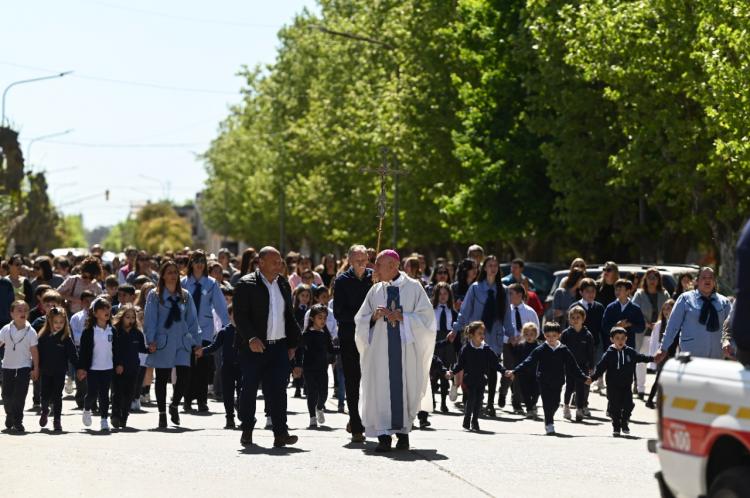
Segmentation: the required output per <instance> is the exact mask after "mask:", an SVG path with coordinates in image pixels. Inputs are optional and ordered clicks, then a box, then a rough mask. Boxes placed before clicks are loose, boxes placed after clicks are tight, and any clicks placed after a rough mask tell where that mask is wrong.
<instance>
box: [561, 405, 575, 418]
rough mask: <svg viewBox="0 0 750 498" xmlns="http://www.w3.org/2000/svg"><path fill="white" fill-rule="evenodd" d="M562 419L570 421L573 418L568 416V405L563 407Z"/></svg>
mask: <svg viewBox="0 0 750 498" xmlns="http://www.w3.org/2000/svg"><path fill="white" fill-rule="evenodd" d="M563 418H564V419H565V420H570V419H572V418H573V416H572V415H571V414H570V407H569V406H568V405H565V406H563Z"/></svg>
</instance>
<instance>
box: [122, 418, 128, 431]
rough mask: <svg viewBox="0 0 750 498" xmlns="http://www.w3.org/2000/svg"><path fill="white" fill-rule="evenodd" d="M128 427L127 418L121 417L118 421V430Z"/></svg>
mask: <svg viewBox="0 0 750 498" xmlns="http://www.w3.org/2000/svg"><path fill="white" fill-rule="evenodd" d="M127 426H128V416H127V415H123V417H122V418H121V419H120V429H125V428H126V427H127Z"/></svg>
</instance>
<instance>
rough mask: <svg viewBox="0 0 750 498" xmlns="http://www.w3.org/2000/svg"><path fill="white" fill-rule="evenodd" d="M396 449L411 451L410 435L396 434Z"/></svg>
mask: <svg viewBox="0 0 750 498" xmlns="http://www.w3.org/2000/svg"><path fill="white" fill-rule="evenodd" d="M396 439H397V441H396V449H397V450H408V449H409V435H408V434H396Z"/></svg>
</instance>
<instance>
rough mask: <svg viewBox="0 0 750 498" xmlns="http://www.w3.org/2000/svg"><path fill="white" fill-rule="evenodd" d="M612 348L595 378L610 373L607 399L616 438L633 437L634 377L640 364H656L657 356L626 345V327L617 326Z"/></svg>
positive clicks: (605, 356) (593, 376)
mask: <svg viewBox="0 0 750 498" xmlns="http://www.w3.org/2000/svg"><path fill="white" fill-rule="evenodd" d="M609 334H610V337H611V339H612V345H611V346H610V347H609V349H607V351H606V352H605V353H604V354H603V355H602V358H601V360H599V363H597V365H596V370H595V371H594V375H592V376H591V378H592V379H594V380H596V379H598V378H600V377H601V376H602V375H604V373H605V372H606V377H607V400H608V401H609V415H610V417H612V435H613V436H614V437H619V436H620V431H622V432H623V433H624V434H630V427H629V425H628V424H629V422H630V414H631V413H632V412H633V406H634V405H633V391H632V390H631V386H632V385H633V375H634V374H635V365H636V364H637V363H648V362H649V361H654V357H653V356H646V355H643V354H640V353H638V352H637V351H636V350H635V349H633V348H631V347H630V346H626V343H627V341H628V332H627V331H626V330H625V329H624V328H622V327H613V328H612V330H611V331H610V333H609Z"/></svg>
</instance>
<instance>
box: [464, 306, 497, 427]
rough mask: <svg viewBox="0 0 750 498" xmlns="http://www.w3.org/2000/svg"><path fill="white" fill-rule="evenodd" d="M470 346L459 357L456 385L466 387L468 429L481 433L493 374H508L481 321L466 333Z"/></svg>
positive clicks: (472, 323)
mask: <svg viewBox="0 0 750 498" xmlns="http://www.w3.org/2000/svg"><path fill="white" fill-rule="evenodd" d="M464 335H465V336H466V339H467V340H466V344H465V345H464V347H463V348H462V349H461V352H460V353H459V354H458V362H457V363H456V368H455V370H454V372H455V373H456V382H457V383H458V384H462V385H463V386H464V398H465V406H464V423H463V427H464V429H466V430H472V431H479V411H480V410H481V408H482V399H483V398H484V387H485V386H486V385H487V375H488V374H489V373H490V372H494V371H497V372H500V373H505V371H506V370H505V368H504V367H503V366H502V365H501V364H500V363H499V362H498V359H497V355H496V354H495V352H494V351H492V349H491V348H490V347H489V345H487V344H486V343H485V342H484V336H485V328H484V323H483V322H480V321H476V322H471V323H470V324H469V325H467V326H466V330H465V331H464Z"/></svg>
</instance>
